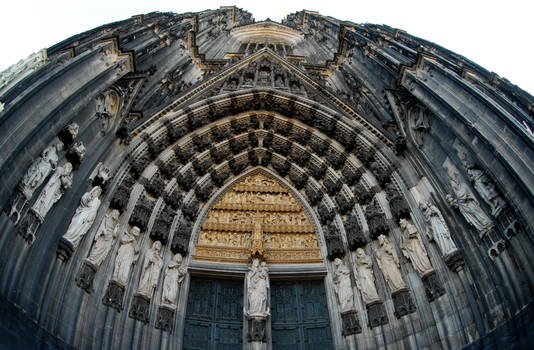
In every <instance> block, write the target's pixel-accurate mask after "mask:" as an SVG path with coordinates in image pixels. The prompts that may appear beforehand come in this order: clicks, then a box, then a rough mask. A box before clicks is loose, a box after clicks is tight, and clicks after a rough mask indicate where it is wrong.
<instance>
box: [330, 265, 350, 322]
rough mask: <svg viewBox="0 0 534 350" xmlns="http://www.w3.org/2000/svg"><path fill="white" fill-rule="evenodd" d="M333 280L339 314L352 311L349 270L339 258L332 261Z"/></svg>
mask: <svg viewBox="0 0 534 350" xmlns="http://www.w3.org/2000/svg"><path fill="white" fill-rule="evenodd" d="M333 280H334V287H335V290H336V294H337V298H338V301H339V306H340V307H341V312H345V311H349V310H354V292H353V291H352V284H351V282H350V270H349V268H348V267H347V266H345V264H343V261H342V260H341V259H339V258H336V259H335V260H334V276H333Z"/></svg>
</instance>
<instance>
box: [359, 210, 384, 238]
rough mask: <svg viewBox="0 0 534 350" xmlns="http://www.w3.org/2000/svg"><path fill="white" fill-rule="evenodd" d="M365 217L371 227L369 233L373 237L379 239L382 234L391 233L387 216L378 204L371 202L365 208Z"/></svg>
mask: <svg viewBox="0 0 534 350" xmlns="http://www.w3.org/2000/svg"><path fill="white" fill-rule="evenodd" d="M365 219H366V220H367V226H368V227H369V234H370V235H371V238H372V239H377V238H378V236H380V235H387V234H388V233H389V226H388V224H387V222H386V217H385V216H384V213H383V212H382V210H381V209H380V208H379V207H378V204H369V205H368V206H367V208H366V210H365Z"/></svg>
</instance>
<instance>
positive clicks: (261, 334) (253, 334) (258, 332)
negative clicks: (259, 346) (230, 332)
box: [247, 317, 267, 343]
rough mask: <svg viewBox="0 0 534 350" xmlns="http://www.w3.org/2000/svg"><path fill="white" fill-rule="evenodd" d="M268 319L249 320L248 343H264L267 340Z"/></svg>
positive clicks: (254, 318)
mask: <svg viewBox="0 0 534 350" xmlns="http://www.w3.org/2000/svg"><path fill="white" fill-rule="evenodd" d="M266 327H267V319H266V318H261V317H252V318H249V319H248V335H247V338H248V341H249V342H261V343H264V342H266V340H267V333H266Z"/></svg>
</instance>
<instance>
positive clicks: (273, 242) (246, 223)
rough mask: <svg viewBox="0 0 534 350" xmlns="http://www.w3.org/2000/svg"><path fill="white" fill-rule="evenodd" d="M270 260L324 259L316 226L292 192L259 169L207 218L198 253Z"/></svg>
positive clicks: (205, 256)
mask: <svg viewBox="0 0 534 350" xmlns="http://www.w3.org/2000/svg"><path fill="white" fill-rule="evenodd" d="M251 257H261V259H264V260H265V261H266V262H267V263H269V264H288V263H299V264H300V263H316V262H321V261H322V258H321V253H320V251H319V247H318V245H317V238H316V236H315V228H314V226H313V225H312V224H311V223H310V221H309V220H308V218H307V217H306V215H305V214H304V211H303V210H302V208H301V206H300V205H299V204H298V203H297V202H296V201H295V199H294V198H293V197H292V196H291V194H290V193H289V192H288V191H287V190H286V189H285V188H284V187H282V186H280V185H279V184H278V183H277V182H276V181H275V180H272V179H270V178H268V177H266V176H265V175H262V174H256V175H251V176H249V177H247V178H245V179H244V180H243V181H241V182H240V183H238V184H237V185H236V186H234V187H233V188H232V189H231V190H230V191H228V192H227V193H226V194H225V195H224V196H223V198H222V199H221V200H220V201H219V202H217V203H216V204H215V205H214V206H213V207H212V208H211V211H210V213H209V215H208V217H207V219H206V220H205V221H204V223H202V228H201V231H200V234H199V238H198V242H197V245H196V247H195V253H194V258H195V259H197V260H211V261H225V262H240V263H247V262H249V260H250V258H251Z"/></svg>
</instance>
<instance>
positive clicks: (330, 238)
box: [324, 222, 345, 261]
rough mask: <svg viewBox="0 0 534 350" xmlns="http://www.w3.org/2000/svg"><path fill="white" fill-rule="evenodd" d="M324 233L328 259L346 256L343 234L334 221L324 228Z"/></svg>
mask: <svg viewBox="0 0 534 350" xmlns="http://www.w3.org/2000/svg"><path fill="white" fill-rule="evenodd" d="M324 234H325V241H326V248H327V251H328V259H329V260H331V261H333V260H335V259H336V258H340V259H342V258H343V257H344V256H345V248H343V241H342V240H341V235H340V233H339V230H338V229H337V227H336V225H335V223H334V222H330V223H329V224H328V226H326V227H325V228H324Z"/></svg>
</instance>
